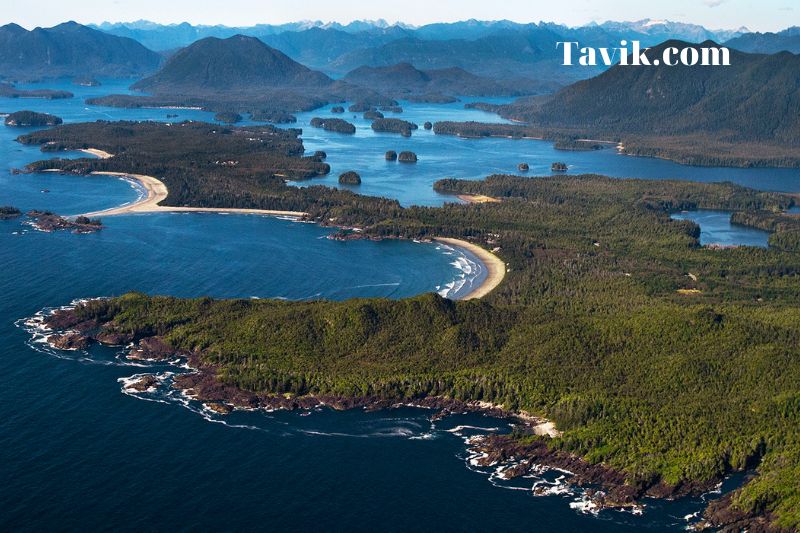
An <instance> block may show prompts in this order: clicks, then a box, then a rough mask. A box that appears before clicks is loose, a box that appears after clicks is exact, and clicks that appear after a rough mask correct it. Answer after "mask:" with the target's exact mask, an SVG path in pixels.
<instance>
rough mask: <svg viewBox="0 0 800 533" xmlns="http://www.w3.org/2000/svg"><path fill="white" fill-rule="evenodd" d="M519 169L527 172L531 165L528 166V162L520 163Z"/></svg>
mask: <svg viewBox="0 0 800 533" xmlns="http://www.w3.org/2000/svg"><path fill="white" fill-rule="evenodd" d="M517 170H519V171H520V172H527V171H528V170H530V167H529V166H528V163H520V164H519V165H517Z"/></svg>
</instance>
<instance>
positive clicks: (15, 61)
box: [0, 22, 161, 80]
mask: <svg viewBox="0 0 800 533" xmlns="http://www.w3.org/2000/svg"><path fill="white" fill-rule="evenodd" d="M160 62H161V56H159V55H158V54H157V53H155V52H153V51H151V50H148V49H147V48H145V47H144V46H142V45H141V44H140V43H138V42H137V41H134V40H133V39H128V38H125V37H118V36H114V35H109V34H107V33H104V32H101V31H98V30H95V29H92V28H88V27H86V26H82V25H80V24H77V23H75V22H66V23H64V24H59V25H58V26H54V27H52V28H36V29H34V30H31V31H27V30H26V29H24V28H22V27H21V26H18V25H16V24H7V25H5V26H2V27H0V77H4V78H6V79H22V80H35V79H40V78H57V77H62V76H108V77H133V76H140V75H142V74H146V73H148V72H152V71H154V70H155V69H157V68H158V65H159V63H160Z"/></svg>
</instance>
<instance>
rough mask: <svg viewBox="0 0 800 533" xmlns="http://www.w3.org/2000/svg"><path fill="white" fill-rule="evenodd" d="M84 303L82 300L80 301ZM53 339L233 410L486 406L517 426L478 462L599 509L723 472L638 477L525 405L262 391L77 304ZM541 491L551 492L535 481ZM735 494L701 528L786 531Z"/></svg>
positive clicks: (56, 319)
mask: <svg viewBox="0 0 800 533" xmlns="http://www.w3.org/2000/svg"><path fill="white" fill-rule="evenodd" d="M77 305H81V304H77ZM42 324H43V326H44V328H45V331H46V341H47V343H48V344H49V345H50V346H51V347H53V348H56V349H60V350H82V349H86V348H88V347H89V346H90V345H91V344H93V343H99V344H103V345H107V346H125V352H124V354H125V357H126V358H127V359H129V360H131V361H136V362H168V363H171V364H176V365H177V364H180V366H182V367H183V368H186V369H188V371H187V372H185V373H179V374H175V375H174V376H173V379H172V384H171V387H172V388H174V389H176V390H178V391H180V392H181V393H182V394H183V395H185V396H186V397H187V398H190V399H192V400H196V401H199V402H201V403H202V404H203V406H204V408H206V409H207V410H209V411H211V412H213V413H216V414H219V415H226V414H229V413H231V412H232V411H234V410H236V409H242V410H266V411H274V410H287V411H295V410H311V409H316V408H319V407H328V408H331V409H334V410H349V409H365V410H368V411H377V410H384V409H392V408H397V407H418V408H424V409H430V410H432V411H435V413H434V414H433V415H432V416H431V420H432V421H435V420H440V419H442V418H444V417H447V416H449V415H451V414H458V413H480V414H484V415H486V416H490V417H494V418H500V419H508V420H513V422H514V427H515V431H514V433H512V434H510V435H498V434H489V435H480V436H475V437H471V438H470V439H468V440H467V445H468V447H469V451H470V453H471V454H472V456H473V459H471V463H472V464H473V465H475V466H479V467H484V468H489V467H491V468H495V469H496V472H497V474H498V475H499V476H500V477H501V478H503V479H506V480H509V479H514V478H519V477H523V476H529V475H535V474H541V473H542V472H545V471H548V470H556V471H560V472H563V473H565V474H567V475H568V476H569V477H568V479H567V480H566V484H568V485H569V486H572V487H578V488H582V489H583V490H584V494H585V496H586V497H587V498H588V508H589V509H591V510H592V512H596V511H600V510H602V509H618V510H628V511H631V512H634V513H638V512H641V511H642V509H643V505H642V503H641V501H642V499H643V498H659V499H677V498H682V497H686V496H690V495H694V496H697V495H700V494H703V493H707V492H709V491H712V490H714V489H715V487H717V486H718V485H719V483H720V482H721V481H722V480H721V479H713V480H707V481H705V482H688V483H681V484H678V485H669V484H666V483H664V482H662V481H658V480H653V481H647V482H640V483H633V484H632V483H631V482H630V479H629V476H628V474H626V473H625V472H623V471H621V470H617V469H614V468H612V467H610V466H607V465H604V464H602V463H597V464H596V463H590V462H588V461H586V460H585V459H583V458H582V457H580V456H578V455H575V454H573V453H570V452H567V451H563V450H559V449H556V448H554V447H551V445H550V442H551V437H554V436H559V435H560V433H559V432H557V431H556V430H555V429H554V427H553V426H552V423H550V422H549V421H547V420H545V419H541V418H537V417H534V416H531V415H529V414H527V413H524V412H512V411H509V410H506V409H504V408H503V407H502V406H498V405H493V404H489V403H485V402H479V401H462V400H456V399H452V398H446V397H442V396H430V397H421V398H415V399H413V400H410V401H409V400H406V401H397V400H396V399H391V398H383V397H379V396H363V397H346V396H334V395H313V394H307V395H292V394H278V393H276V394H258V393H255V392H252V391H246V390H242V389H240V388H238V387H236V386H233V385H229V384H227V383H225V382H223V381H221V380H220V379H219V378H218V368H217V367H215V366H214V365H210V364H207V363H205V362H204V361H203V357H202V356H203V354H202V352H199V351H194V352H190V351H186V350H176V349H175V348H173V347H171V346H170V344H169V343H168V342H167V341H166V340H165V339H164V338H162V337H159V336H146V337H140V336H138V335H137V333H135V332H129V331H121V330H120V329H119V328H118V327H117V326H116V325H115V324H114V323H113V322H107V323H100V322H98V321H97V320H94V319H91V320H83V319H82V318H81V317H80V316H79V314H78V313H77V312H76V306H70V307H64V308H60V309H56V310H53V311H52V312H51V314H49V315H47V316H45V317H44V318H43V321H42ZM160 384H161V382H160V380H159V378H157V377H156V376H154V375H153V374H141V375H138V376H136V379H134V380H130V381H128V382H127V383H126V385H125V389H126V390H129V391H132V392H147V391H150V390H152V389H153V388H155V387H157V386H158V385H160ZM533 493H534V495H537V496H538V495H545V494H547V491H546V490H545V489H543V488H541V487H538V486H537V487H534V489H533ZM734 494H735V492H731V493H728V494H726V495H724V496H722V497H720V498H719V499H716V500H712V501H711V502H710V503H709V504H708V506H707V507H706V509H705V511H704V513H703V517H702V520H701V521H699V522H698V523H696V524H694V525H693V527H694V529H696V530H706V529H715V530H717V529H718V530H721V531H730V532H733V531H740V530H742V529H747V530H749V531H754V532H779V531H781V530H780V529H779V528H776V527H775V526H773V525H772V520H771V517H769V516H765V515H756V514H752V513H743V512H741V511H738V510H737V509H736V508H735V507H734V506H733V495H734Z"/></svg>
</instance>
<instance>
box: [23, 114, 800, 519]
mask: <svg viewBox="0 0 800 533" xmlns="http://www.w3.org/2000/svg"><path fill="white" fill-rule="evenodd" d="M253 138H258V139H260V140H261V141H262V142H259V143H253V142H251V141H250V140H249V139H253ZM20 141H21V142H24V143H27V144H33V145H41V146H43V147H45V148H47V149H48V150H53V149H74V148H76V147H85V146H92V147H96V148H98V149H102V150H106V151H108V152H110V153H115V154H117V155H116V156H115V157H112V158H110V159H106V160H90V159H83V160H55V161H52V160H49V161H46V162H41V163H34V164H32V165H30V167H29V169H30V170H36V169H41V168H59V169H61V170H64V171H67V172H88V171H92V170H110V171H120V172H125V171H128V172H129V171H130V169H132V168H135V169H136V171H137V172H141V173H144V174H147V173H152V174H157V175H158V176H159V178H160V179H162V180H163V181H164V183H165V184H167V187H168V189H169V196H168V197H167V200H166V201H167V202H168V203H169V204H171V205H187V206H220V207H224V206H229V207H230V206H236V207H249V208H261V207H266V206H269V207H277V206H281V207H282V208H284V209H294V210H298V211H304V212H305V213H307V216H306V218H307V219H308V220H316V221H325V222H328V223H329V222H330V220H331V219H335V223H336V224H337V225H340V226H342V227H350V228H352V227H357V228H359V229H360V230H361V231H360V233H362V234H363V235H364V237H365V238H373V239H381V238H406V239H429V238H433V237H452V238H459V239H465V240H469V241H471V242H473V243H475V244H477V245H481V246H484V247H486V248H489V249H494V250H495V251H496V253H497V254H498V255H499V256H500V257H501V258H502V260H503V262H505V263H506V264H507V274H506V276H505V278H504V279H503V282H502V283H501V284H500V285H499V286H498V287H497V288H496V289H495V290H494V291H493V292H491V293H490V294H489V295H487V296H486V297H485V298H483V299H481V300H470V301H451V300H446V299H444V298H441V297H439V296H438V295H436V294H427V295H421V296H417V297H414V298H407V299H402V300H390V299H357V300H349V301H342V302H334V301H298V302H288V301H278V300H274V301H272V300H258V301H256V300H213V299H210V298H199V299H181V298H172V297H159V296H146V295H142V294H128V295H125V296H122V297H117V298H111V299H107V300H94V301H89V302H86V303H82V304H79V305H77V306H76V307H74V308H72V309H64V310H62V311H57V312H55V313H54V314H53V315H52V317H50V318H49V319H48V324H49V325H50V327H51V328H52V329H53V334H54V335H61V334H66V333H67V332H70V331H72V332H73V333H77V334H78V335H82V336H83V337H85V339H84V340H85V342H87V343H90V342H95V341H97V342H104V339H105V340H106V341H107V340H108V339H117V340H118V341H120V340H122V341H123V342H121V343H122V344H127V343H133V346H134V352H136V350H142V353H147V350H148V349H149V348H148V347H153V346H155V347H157V350H156V352H157V354H162V355H159V357H163V354H167V357H170V356H175V357H178V358H181V359H182V360H183V361H184V362H185V363H186V364H188V366H189V367H190V368H191V369H193V370H192V371H191V372H190V373H187V374H185V375H182V376H181V377H180V378H179V379H176V381H175V385H176V387H177V388H179V389H183V390H189V389H191V391H192V393H193V395H194V396H195V397H196V398H198V399H199V400H200V401H206V402H211V403H215V404H220V406H221V407H220V408H221V409H222V408H223V407H224V410H226V411H227V410H230V409H233V408H259V407H264V408H295V409H298V408H309V407H315V406H319V405H321V404H325V405H328V406H333V407H335V408H348V407H389V406H391V405H395V404H398V403H400V404H408V403H413V404H416V405H427V406H429V407H431V408H436V409H439V410H444V411H449V410H454V411H460V410H464V409H467V408H470V409H489V407H487V405H488V404H493V405H495V406H497V407H495V408H494V409H493V410H492V412H493V413H497V412H502V413H506V414H508V415H512V414H523V415H535V416H538V417H546V418H547V419H549V420H550V421H551V422H552V423H553V424H554V425H555V430H554V431H551V432H550V434H549V435H545V436H540V435H537V434H536V433H535V431H534V430H533V428H530V427H527V426H525V425H524V424H523V425H521V426H519V429H518V431H516V432H514V433H512V434H510V435H506V436H496V437H491V438H486V439H483V440H482V441H475V442H474V446H476V447H478V448H479V449H480V451H482V452H483V453H485V454H486V455H485V458H486V459H485V460H486V461H490V462H494V461H496V462H497V465H498V466H504V465H508V464H510V458H511V457H514V458H515V459H516V461H515V462H514V464H515V465H517V466H515V467H514V468H513V469H510V470H508V475H512V476H520V475H526V474H527V473H528V472H529V471H530V470H531V469H532V468H535V467H536V466H537V465H543V466H552V467H556V468H562V469H568V470H570V471H572V472H574V473H575V474H576V475H575V476H573V477H568V478H567V479H568V481H569V482H572V483H576V484H588V485H590V486H592V487H594V488H598V487H599V488H601V489H602V492H603V493H604V494H601V493H600V492H595V493H591V494H590V495H589V497H590V498H592V500H593V502H594V503H595V504H596V505H597V506H598V507H600V508H603V507H616V508H630V507H631V506H633V505H635V503H636V502H641V501H642V500H643V499H646V498H650V497H657V498H665V497H668V498H674V497H680V496H683V495H687V494H694V495H698V494H700V493H703V492H706V491H708V490H709V489H713V488H714V487H716V486H717V484H718V483H719V482H720V480H721V479H723V478H724V477H726V476H728V475H730V474H731V473H734V472H746V476H744V478H743V483H742V485H741V486H739V487H738V488H736V489H735V490H733V491H732V492H730V493H728V494H726V495H724V496H723V497H722V498H720V499H719V500H716V501H715V502H714V503H713V504H711V505H710V506H709V507H708V509H706V511H705V513H704V515H703V519H704V521H705V525H706V526H707V527H711V528H726V527H728V528H731V529H732V530H733V529H741V528H744V529H750V530H757V529H758V528H764V527H767V526H769V527H784V528H797V527H798V526H800V514H798V509H800V476H798V475H797V465H798V464H800V435H799V434H798V432H797V427H798V426H800V410H798V409H797V395H798V385H797V384H798V383H800V308H799V307H798V303H797V302H798V301H800V285H799V284H798V283H797V278H798V276H800V250H798V249H797V248H796V247H795V248H791V247H790V246H786V247H784V246H773V245H772V243H791V242H792V237H791V235H792V234H795V233H796V232H797V230H796V226H792V225H791V224H790V223H789V222H788V220H783V217H786V218H787V219H789V218H791V217H788V216H785V215H783V213H784V212H785V211H786V210H787V208H789V207H791V206H793V205H795V202H796V199H795V198H794V197H792V196H790V195H785V194H780V193H772V192H758V191H754V190H751V189H747V188H744V187H741V186H737V185H734V184H731V183H692V182H686V181H667V180H663V181H661V180H659V181H648V180H630V179H612V178H607V177H603V176H597V175H576V176H567V175H556V176H544V177H540V178H537V179H530V178H524V177H520V176H504V175H498V176H490V177H488V178H486V179H485V180H482V181H467V180H453V179H448V180H441V181H439V182H437V183H436V184H435V186H434V188H435V190H436V191H437V192H439V193H442V194H453V195H471V196H485V197H488V198H492V199H494V200H495V201H494V202H486V203H480V204H459V203H448V204H445V205H444V206H443V207H435V208H434V207H419V206H413V207H408V208H403V207H401V206H400V205H399V203H398V202H396V201H390V200H386V199H381V198H371V197H366V196H358V195H355V194H353V193H352V192H350V191H343V190H338V189H330V188H323V187H308V188H296V187H291V186H287V185H286V184H285V179H286V177H287V176H290V175H296V174H300V175H304V174H306V173H309V174H312V175H318V174H316V173H318V172H322V170H323V169H322V168H321V165H324V163H321V162H320V161H318V160H316V159H314V158H306V157H302V154H303V153H304V150H303V147H302V143H301V141H300V140H299V139H298V138H297V132H294V133H292V132H291V131H290V130H284V131H280V130H278V129H277V128H271V127H267V126H264V127H259V128H254V127H246V128H235V127H230V128H220V127H219V126H217V125H211V124H202V123H185V124H179V125H173V126H172V127H169V126H167V125H164V124H153V123H127V122H123V123H102V122H100V123H92V124H73V125H67V126H60V127H57V128H53V129H51V130H47V131H43V132H35V133H31V134H28V135H24V136H22V137H21V138H20ZM254 144H258V145H259V146H258V147H253V145H254ZM189 153H190V154H191V156H188V155H186V154H189ZM228 159H235V160H237V161H240V164H239V165H237V166H234V167H221V166H215V165H214V163H213V162H214V161H216V160H228ZM126 167H127V168H126ZM232 190H235V191H237V193H236V194H232V193H229V192H227V191H232ZM693 209H716V210H726V211H730V212H733V213H741V215H738V216H740V217H742V218H741V220H743V221H745V222H748V223H752V224H758V225H763V226H765V227H772V228H774V229H773V230H772V231H773V233H772V235H771V237H770V243H771V245H770V247H769V248H766V249H756V248H750V247H746V246H742V247H739V248H736V249H723V250H713V249H709V248H707V247H703V246H700V243H699V241H698V236H699V228H698V226H697V225H696V224H694V223H692V222H689V221H678V220H673V219H671V217H670V215H671V214H672V213H674V212H676V211H681V210H693ZM770 214H772V215H770ZM771 216H772V217H776V218H770V217H771ZM787 235H788V236H789V237H787ZM794 242H797V239H795V241H794ZM309 338H313V339H315V342H314V343H309V342H308V339H309ZM398 339H402V342H400V341H399V340H398ZM84 340H81V339H80V338H76V339H74V340H73V341H64V342H84ZM119 343H120V342H117V344H119ZM134 355H135V354H134ZM478 402H482V403H478ZM567 465H568V466H567Z"/></svg>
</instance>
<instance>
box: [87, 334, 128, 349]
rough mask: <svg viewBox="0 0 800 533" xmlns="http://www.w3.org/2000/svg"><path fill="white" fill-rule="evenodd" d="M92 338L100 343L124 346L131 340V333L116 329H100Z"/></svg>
mask: <svg viewBox="0 0 800 533" xmlns="http://www.w3.org/2000/svg"><path fill="white" fill-rule="evenodd" d="M94 339H95V340H96V341H97V342H99V343H100V344H105V345H107V346H125V345H126V344H128V343H130V342H131V341H133V335H131V334H130V333H119V332H116V331H101V332H100V333H98V334H97V335H95V337H94Z"/></svg>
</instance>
